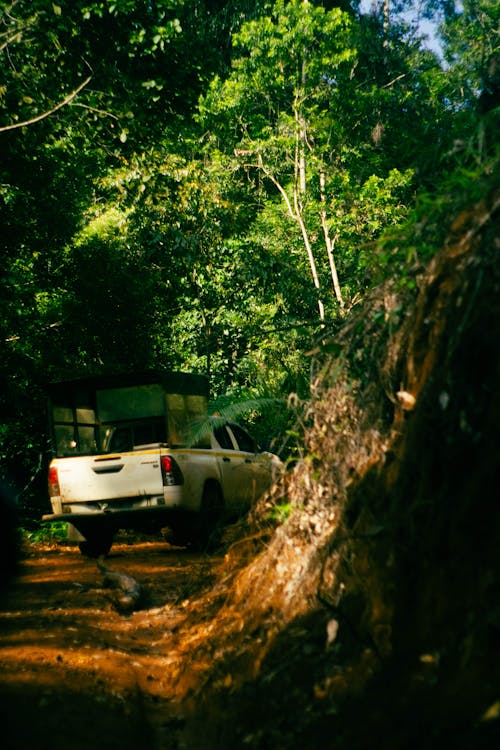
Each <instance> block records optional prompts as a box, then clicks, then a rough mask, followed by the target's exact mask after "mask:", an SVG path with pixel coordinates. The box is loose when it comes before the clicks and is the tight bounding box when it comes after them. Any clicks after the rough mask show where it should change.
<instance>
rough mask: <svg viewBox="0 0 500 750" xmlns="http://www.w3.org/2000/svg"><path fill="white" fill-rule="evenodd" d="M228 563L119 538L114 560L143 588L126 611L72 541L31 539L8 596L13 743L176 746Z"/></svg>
mask: <svg viewBox="0 0 500 750" xmlns="http://www.w3.org/2000/svg"><path fill="white" fill-rule="evenodd" d="M220 562H221V559H220V557H217V556H210V557H209V556H203V555H194V554H192V553H189V552H188V551H186V550H183V549H178V548H173V547H170V546H169V545H168V544H166V543H165V542H163V541H153V542H151V541H149V542H145V541H139V542H136V543H133V544H131V543H123V544H121V543H119V544H115V545H114V546H113V549H112V550H111V553H110V555H109V557H108V559H107V562H106V564H107V565H109V566H110V567H112V568H114V569H116V570H119V571H122V572H123V573H126V574H127V575H129V576H132V577H133V578H134V579H135V580H136V581H137V582H138V583H140V585H141V587H142V589H143V591H144V601H143V603H142V605H141V609H139V610H138V611H134V612H132V613H130V614H128V615H126V614H122V613H120V612H118V611H117V610H116V608H115V606H114V605H113V599H112V591H110V590H109V588H106V587H105V586H104V582H103V577H102V574H101V572H100V571H99V570H98V568H97V565H96V563H95V561H92V560H89V559H86V558H84V557H82V556H81V555H80V553H79V552H78V550H77V549H76V548H75V547H71V546H52V547H50V546H42V547H40V546H33V547H28V548H25V550H24V551H23V559H22V561H21V565H20V570H19V574H18V576H17V578H16V579H15V580H14V582H13V583H12V584H11V586H10V588H9V590H8V592H7V594H6V595H5V596H4V597H3V600H2V602H1V606H0V712H1V721H2V727H3V728H4V729H3V740H2V743H1V744H2V747H3V748H4V750H25V748H28V747H36V748H37V749H38V750H44V749H45V748H47V750H48V748H50V749H51V750H58V748H65V750H74V749H79V748H82V750H83V748H85V750H88V748H90V747H92V748H93V750H101V748H102V749H103V750H104V749H106V750H111V749H112V748H120V749H121V750H127V749H128V748H132V747H133V748H136V747H138V746H143V747H148V748H156V747H176V746H177V743H176V741H175V732H176V728H181V727H182V723H183V719H182V710H181V708H180V706H181V703H182V699H183V698H184V696H186V694H187V693H189V690H190V687H191V685H193V686H194V685H195V684H196V683H197V682H198V680H199V677H200V674H201V673H203V671H204V670H205V669H207V668H208V666H209V665H207V664H205V663H204V662H202V663H198V661H197V655H196V643H197V642H199V639H200V637H201V636H202V633H203V630H204V629H205V630H206V629H207V628H208V629H209V628H210V619H211V610H212V608H213V610H212V611H213V612H215V610H216V608H217V606H218V604H217V602H216V600H215V598H213V599H212V597H211V596H210V591H211V589H212V586H213V582H214V580H215V577H216V570H217V567H218V566H219V565H220ZM203 594H207V596H205V597H203ZM200 597H202V598H203V606H202V607H200V606H199V604H196V602H199V601H200ZM139 743H140V744H139Z"/></svg>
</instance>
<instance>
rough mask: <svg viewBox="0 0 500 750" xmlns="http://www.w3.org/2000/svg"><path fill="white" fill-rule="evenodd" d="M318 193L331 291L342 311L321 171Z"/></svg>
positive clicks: (342, 304)
mask: <svg viewBox="0 0 500 750" xmlns="http://www.w3.org/2000/svg"><path fill="white" fill-rule="evenodd" d="M319 191H320V200H321V208H320V212H319V215H320V220H321V226H322V228H323V234H324V237H325V245H326V252H327V255H328V262H329V264H330V275H331V277H332V283H333V291H334V292H335V299H336V300H337V302H338V303H339V307H340V309H341V310H342V309H343V308H344V300H343V298H342V291H341V289H340V283H339V276H338V273H337V265H336V263H335V256H334V254H333V248H334V246H335V242H336V241H337V235H335V237H334V238H333V239H332V238H331V236H330V230H329V228H328V222H327V219H326V210H325V205H326V197H325V173H324V172H323V170H321V172H320V173H319Z"/></svg>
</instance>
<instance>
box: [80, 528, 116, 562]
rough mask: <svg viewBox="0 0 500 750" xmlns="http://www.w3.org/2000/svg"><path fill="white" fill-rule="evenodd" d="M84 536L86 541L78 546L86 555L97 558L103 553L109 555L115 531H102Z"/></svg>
mask: <svg viewBox="0 0 500 750" xmlns="http://www.w3.org/2000/svg"><path fill="white" fill-rule="evenodd" d="M84 536H85V539H84V541H83V542H80V543H79V544H78V548H79V550H80V552H81V553H82V555H83V556H84V557H92V558H97V557H101V555H107V554H108V552H109V550H110V549H111V546H112V544H113V532H111V531H101V532H99V533H93V534H87V535H84Z"/></svg>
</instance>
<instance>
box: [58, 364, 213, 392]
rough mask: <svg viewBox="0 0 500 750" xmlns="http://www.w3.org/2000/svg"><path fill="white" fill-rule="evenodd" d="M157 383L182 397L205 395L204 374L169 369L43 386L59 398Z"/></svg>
mask: <svg viewBox="0 0 500 750" xmlns="http://www.w3.org/2000/svg"><path fill="white" fill-rule="evenodd" d="M152 383H159V384H160V385H161V386H162V387H163V388H164V389H165V390H166V391H167V392H170V393H182V394H186V395H200V396H206V397H207V398H208V395H209V383H208V379H207V378H206V377H205V376H204V375H195V374H193V373H188V372H172V371H170V370H143V371H138V372H127V373H119V374H116V375H110V374H106V375H91V376H88V377H85V378H76V379H74V380H60V381H57V382H53V383H47V384H46V386H45V390H46V391H47V393H48V394H49V396H51V397H53V396H55V395H58V396H61V394H62V393H71V392H74V391H81V390H85V391H95V390H98V389H99V390H100V389H104V388H125V387H127V386H134V385H150V384H152Z"/></svg>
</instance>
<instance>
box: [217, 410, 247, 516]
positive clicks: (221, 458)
mask: <svg viewBox="0 0 500 750" xmlns="http://www.w3.org/2000/svg"><path fill="white" fill-rule="evenodd" d="M214 436H215V440H216V442H217V445H216V446H214V447H215V450H216V451H217V460H218V463H219V468H220V472H221V475H222V484H223V491H224V501H225V504H226V510H228V511H235V512H241V511H242V510H244V509H245V507H246V506H247V505H248V504H249V502H250V491H249V487H248V482H249V481H251V466H250V464H249V463H246V462H245V456H244V455H243V454H242V453H241V452H240V451H239V449H238V445H237V444H236V443H235V441H234V439H233V437H232V435H231V433H230V432H229V431H228V428H227V426H226V425H221V426H220V427H216V428H215V430H214Z"/></svg>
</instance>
